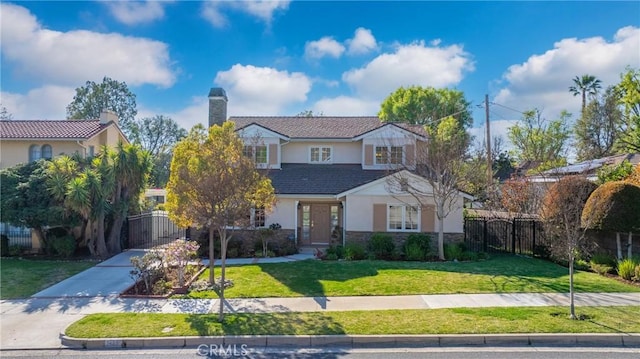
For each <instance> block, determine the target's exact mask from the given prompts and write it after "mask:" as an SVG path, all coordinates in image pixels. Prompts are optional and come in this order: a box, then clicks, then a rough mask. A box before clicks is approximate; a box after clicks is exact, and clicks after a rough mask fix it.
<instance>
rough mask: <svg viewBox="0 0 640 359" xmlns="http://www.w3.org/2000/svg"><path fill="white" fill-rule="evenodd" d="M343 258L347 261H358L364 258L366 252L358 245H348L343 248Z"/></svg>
mask: <svg viewBox="0 0 640 359" xmlns="http://www.w3.org/2000/svg"><path fill="white" fill-rule="evenodd" d="M344 258H345V259H346V260H349V261H360V260H363V259H365V258H366V251H365V250H364V247H363V246H362V245H360V244H358V243H349V244H347V246H346V247H345V248H344Z"/></svg>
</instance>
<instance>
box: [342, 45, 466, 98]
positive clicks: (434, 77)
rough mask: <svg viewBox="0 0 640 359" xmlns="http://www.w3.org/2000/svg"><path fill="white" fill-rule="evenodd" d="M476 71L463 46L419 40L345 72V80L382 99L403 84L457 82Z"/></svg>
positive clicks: (361, 94)
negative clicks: (427, 44) (445, 45)
mask: <svg viewBox="0 0 640 359" xmlns="http://www.w3.org/2000/svg"><path fill="white" fill-rule="evenodd" d="M473 70H474V65H473V62H472V60H471V58H470V55H469V54H468V53H467V52H465V51H464V50H463V48H462V46H460V45H451V46H447V47H437V46H425V44H424V42H418V43H413V44H409V45H401V46H398V47H397V49H396V50H395V52H394V53H384V54H382V55H379V56H378V57H376V58H375V59H373V60H372V61H371V62H369V63H368V64H367V65H365V66H364V67H361V68H359V69H352V70H350V71H347V72H345V73H344V74H342V80H343V81H344V82H346V83H347V84H349V85H350V86H351V87H352V88H354V89H355V91H356V93H358V95H360V96H363V97H365V98H370V99H378V100H381V99H382V98H384V96H387V95H388V94H389V93H391V92H393V91H394V90H395V89H397V88H398V87H401V86H411V85H420V86H433V87H448V86H453V85H457V84H458V83H459V82H460V81H461V80H462V77H463V74H464V72H466V71H473Z"/></svg>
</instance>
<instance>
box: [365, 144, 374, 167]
mask: <svg viewBox="0 0 640 359" xmlns="http://www.w3.org/2000/svg"><path fill="white" fill-rule="evenodd" d="M364 164H365V166H371V165H373V145H364Z"/></svg>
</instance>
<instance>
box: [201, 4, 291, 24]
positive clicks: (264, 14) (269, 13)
mask: <svg viewBox="0 0 640 359" xmlns="http://www.w3.org/2000/svg"><path fill="white" fill-rule="evenodd" d="M289 2H290V1H289V0H285V1H272V0H255V1H243V0H235V1H206V2H205V3H204V4H203V5H202V11H201V15H202V17H204V18H205V19H206V20H207V21H209V22H210V23H211V25H213V26H215V27H218V28H222V27H225V26H227V25H228V24H229V20H228V19H227V17H226V16H225V15H224V11H223V10H224V9H225V8H228V9H232V10H237V11H240V12H244V13H246V14H249V15H251V16H254V17H257V18H258V19H260V20H262V21H264V22H265V23H266V24H267V25H268V26H269V25H271V22H272V21H273V16H274V14H275V12H276V11H279V10H286V9H288V8H289Z"/></svg>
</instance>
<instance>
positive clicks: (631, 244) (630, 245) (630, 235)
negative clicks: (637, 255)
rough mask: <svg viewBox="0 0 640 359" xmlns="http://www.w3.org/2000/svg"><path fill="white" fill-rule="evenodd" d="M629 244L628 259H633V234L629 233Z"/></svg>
mask: <svg viewBox="0 0 640 359" xmlns="http://www.w3.org/2000/svg"><path fill="white" fill-rule="evenodd" d="M627 241H628V243H627V258H631V257H633V249H632V247H633V233H631V232H629V238H628V240H627Z"/></svg>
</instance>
